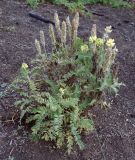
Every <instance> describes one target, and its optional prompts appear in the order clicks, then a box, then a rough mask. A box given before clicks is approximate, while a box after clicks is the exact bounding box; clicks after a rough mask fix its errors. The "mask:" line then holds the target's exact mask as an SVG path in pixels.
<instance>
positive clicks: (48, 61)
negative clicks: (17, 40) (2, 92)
mask: <svg viewBox="0 0 135 160" xmlns="http://www.w3.org/2000/svg"><path fill="white" fill-rule="evenodd" d="M54 19H55V27H56V32H55V31H54V28H53V26H52V25H50V27H49V34H50V39H51V42H52V54H51V55H49V54H47V52H46V47H45V46H46V43H45V36H44V32H43V31H40V41H39V40H37V39H36V40H35V46H36V49H37V53H38V54H37V56H36V58H35V59H34V60H33V61H32V68H31V69H29V68H28V65H27V64H25V63H23V64H22V68H21V71H22V70H23V71H25V73H26V74H21V75H20V76H19V77H17V79H16V80H15V81H14V82H13V84H14V85H13V86H14V87H15V90H16V91H17V92H18V93H19V94H20V99H19V100H18V101H16V103H15V104H16V106H18V107H19V108H20V110H21V116H20V121H21V120H22V118H24V115H25V117H26V123H30V122H34V123H32V124H34V125H33V126H32V128H31V130H32V135H33V137H34V138H38V139H44V140H46V141H48V140H53V141H56V144H57V147H61V146H62V145H63V144H64V143H65V141H66V143H67V148H68V153H70V152H71V150H72V148H73V145H74V144H75V142H76V143H77V144H78V145H79V147H80V149H83V148H84V144H83V142H82V140H81V133H82V132H88V131H92V130H93V128H94V127H93V121H92V119H91V117H90V109H91V107H93V106H101V107H105V106H106V105H107V103H105V96H104V95H105V94H106V93H107V92H108V91H114V92H115V93H117V91H118V88H119V87H120V85H121V83H119V82H118V78H117V67H116V66H115V63H114V60H115V57H116V55H117V52H118V50H117V48H116V45H115V42H114V40H113V39H111V38H110V35H109V34H110V33H111V27H110V26H109V27H106V28H105V32H104V34H103V38H98V37H97V31H96V25H93V27H92V31H91V36H90V37H89V40H88V41H86V42H84V41H83V40H82V39H81V38H79V37H78V26H79V14H78V13H76V15H75V17H74V18H73V20H72V22H71V21H70V19H69V17H67V19H66V21H63V22H62V25H61V23H60V20H59V16H58V14H57V13H55V15H54Z"/></svg>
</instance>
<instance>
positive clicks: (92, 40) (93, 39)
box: [89, 36, 97, 43]
mask: <svg viewBox="0 0 135 160" xmlns="http://www.w3.org/2000/svg"><path fill="white" fill-rule="evenodd" d="M96 40H97V36H90V38H89V42H91V43H95V42H96Z"/></svg>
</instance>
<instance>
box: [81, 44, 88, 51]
mask: <svg viewBox="0 0 135 160" xmlns="http://www.w3.org/2000/svg"><path fill="white" fill-rule="evenodd" d="M88 50H89V48H88V45H87V44H84V45H82V46H81V51H82V52H87V51H88Z"/></svg>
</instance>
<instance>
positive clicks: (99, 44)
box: [96, 38, 104, 47]
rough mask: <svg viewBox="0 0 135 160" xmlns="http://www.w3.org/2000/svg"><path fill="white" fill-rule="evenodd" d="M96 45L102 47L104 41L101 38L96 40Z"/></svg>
mask: <svg viewBox="0 0 135 160" xmlns="http://www.w3.org/2000/svg"><path fill="white" fill-rule="evenodd" d="M96 45H97V46H99V47H100V46H103V45H104V40H103V39H102V38H97V40H96Z"/></svg>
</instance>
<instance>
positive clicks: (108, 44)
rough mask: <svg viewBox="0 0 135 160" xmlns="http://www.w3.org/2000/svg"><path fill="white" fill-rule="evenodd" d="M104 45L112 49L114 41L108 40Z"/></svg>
mask: <svg viewBox="0 0 135 160" xmlns="http://www.w3.org/2000/svg"><path fill="white" fill-rule="evenodd" d="M106 45H107V46H108V47H110V48H112V47H114V46H115V42H114V39H111V38H110V39H108V40H107V42H106Z"/></svg>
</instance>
